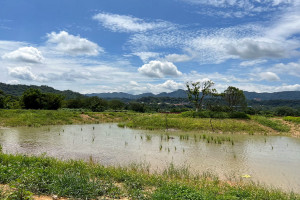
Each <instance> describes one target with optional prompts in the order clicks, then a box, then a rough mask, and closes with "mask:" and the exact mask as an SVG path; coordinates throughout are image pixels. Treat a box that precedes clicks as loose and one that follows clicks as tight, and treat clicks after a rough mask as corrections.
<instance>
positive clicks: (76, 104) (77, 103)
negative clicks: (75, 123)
mask: <svg viewBox="0 0 300 200" xmlns="http://www.w3.org/2000/svg"><path fill="white" fill-rule="evenodd" d="M66 107H67V108H84V107H85V99H83V98H76V99H70V100H66Z"/></svg>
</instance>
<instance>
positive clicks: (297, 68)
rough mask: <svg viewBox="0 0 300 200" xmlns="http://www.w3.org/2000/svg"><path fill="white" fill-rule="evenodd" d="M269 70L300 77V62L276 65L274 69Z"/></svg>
mask: <svg viewBox="0 0 300 200" xmlns="http://www.w3.org/2000/svg"><path fill="white" fill-rule="evenodd" d="M269 70H272V71H274V72H277V73H281V74H288V75H291V76H297V77H300V62H299V63H296V62H290V63H287V64H283V63H279V64H276V65H274V67H271V68H269Z"/></svg>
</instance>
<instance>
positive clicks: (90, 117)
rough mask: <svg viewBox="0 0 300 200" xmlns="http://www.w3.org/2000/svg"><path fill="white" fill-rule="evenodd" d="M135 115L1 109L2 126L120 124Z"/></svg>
mask: <svg viewBox="0 0 300 200" xmlns="http://www.w3.org/2000/svg"><path fill="white" fill-rule="evenodd" d="M134 115H136V114H135V113H127V114H126V113H93V112H84V113H83V112H81V111H69V110H21V109H19V110H4V109H0V126H10V127H16V126H29V127H39V126H44V125H64V124H83V123H99V122H120V121H126V120H128V119H130V117H131V116H134Z"/></svg>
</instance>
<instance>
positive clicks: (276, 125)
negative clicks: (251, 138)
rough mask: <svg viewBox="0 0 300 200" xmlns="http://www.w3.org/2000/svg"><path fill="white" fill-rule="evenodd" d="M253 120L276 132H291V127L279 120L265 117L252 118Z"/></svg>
mask: <svg viewBox="0 0 300 200" xmlns="http://www.w3.org/2000/svg"><path fill="white" fill-rule="evenodd" d="M252 119H254V120H255V121H257V122H258V123H260V124H262V125H264V126H267V127H269V128H271V129H273V130H275V131H278V132H288V131H290V127H288V126H287V125H285V124H283V123H282V122H281V121H279V120H271V119H269V118H267V117H264V116H252Z"/></svg>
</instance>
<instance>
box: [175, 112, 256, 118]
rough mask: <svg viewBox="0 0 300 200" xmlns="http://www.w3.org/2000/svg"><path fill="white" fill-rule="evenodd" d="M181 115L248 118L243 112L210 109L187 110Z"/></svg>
mask: <svg viewBox="0 0 300 200" xmlns="http://www.w3.org/2000/svg"><path fill="white" fill-rule="evenodd" d="M181 116H182V117H192V118H217V119H226V118H236V119H250V117H249V115H247V114H246V113H244V112H212V111H200V112H195V111H187V112H183V113H181Z"/></svg>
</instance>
